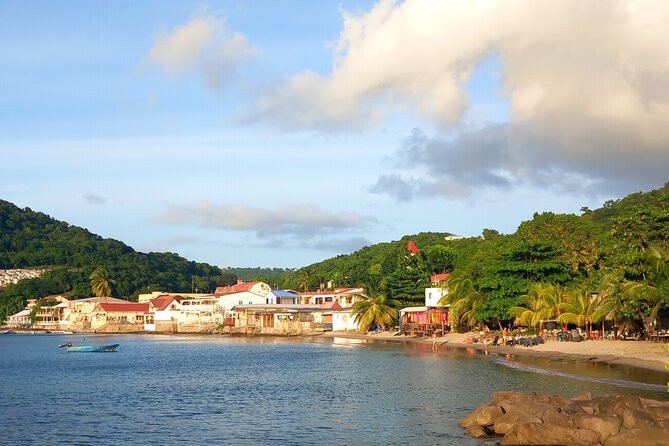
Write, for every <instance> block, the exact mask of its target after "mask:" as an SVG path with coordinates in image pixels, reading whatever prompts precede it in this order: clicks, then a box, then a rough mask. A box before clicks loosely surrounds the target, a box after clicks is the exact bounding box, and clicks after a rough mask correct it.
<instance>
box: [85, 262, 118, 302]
mask: <svg viewBox="0 0 669 446" xmlns="http://www.w3.org/2000/svg"><path fill="white" fill-rule="evenodd" d="M89 279H90V280H91V291H93V294H95V295H96V296H97V297H102V296H104V297H107V296H111V293H112V286H114V285H116V281H115V280H114V279H111V278H110V277H109V274H108V273H107V270H105V269H104V268H102V267H101V266H100V267H98V268H96V269H95V271H93V272H92V273H91V275H90V276H89Z"/></svg>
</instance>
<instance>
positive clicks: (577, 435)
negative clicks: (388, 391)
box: [460, 392, 669, 446]
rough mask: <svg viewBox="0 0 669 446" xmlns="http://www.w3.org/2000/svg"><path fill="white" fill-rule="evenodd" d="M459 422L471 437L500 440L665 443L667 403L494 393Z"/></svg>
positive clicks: (636, 445) (523, 442)
mask: <svg viewBox="0 0 669 446" xmlns="http://www.w3.org/2000/svg"><path fill="white" fill-rule="evenodd" d="M460 425H461V426H463V427H465V428H467V432H468V433H469V434H470V435H471V436H475V437H476V438H483V437H487V436H489V435H492V434H493V433H495V434H498V435H504V438H503V439H502V440H501V442H500V445H574V446H581V445H588V446H589V445H601V444H604V445H605V446H611V445H613V446H617V445H623V444H624V445H628V444H631V445H633V446H645V445H667V446H669V404H667V403H665V402H661V401H653V400H646V399H641V398H639V397H597V398H592V395H590V394H584V395H581V396H578V397H575V398H572V399H569V398H563V397H559V396H550V395H538V394H536V393H525V394H524V393H521V392H495V393H494V394H493V401H492V402H491V403H489V404H483V405H481V406H479V407H477V408H476V409H475V410H474V411H473V412H472V413H471V414H469V415H468V416H466V417H464V418H463V419H462V420H460Z"/></svg>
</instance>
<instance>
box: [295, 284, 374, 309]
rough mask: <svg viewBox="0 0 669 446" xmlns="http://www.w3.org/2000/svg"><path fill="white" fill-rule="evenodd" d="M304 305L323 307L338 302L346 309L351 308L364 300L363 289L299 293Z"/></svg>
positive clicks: (341, 288)
mask: <svg viewBox="0 0 669 446" xmlns="http://www.w3.org/2000/svg"><path fill="white" fill-rule="evenodd" d="M299 294H300V297H301V298H302V303H303V304H307V305H323V304H325V303H328V302H337V303H338V304H339V305H341V307H342V308H344V307H351V306H353V304H354V303H355V302H357V301H359V300H362V299H364V298H365V297H364V289H362V288H344V287H340V288H335V289H334V290H331V291H305V292H304V293H299Z"/></svg>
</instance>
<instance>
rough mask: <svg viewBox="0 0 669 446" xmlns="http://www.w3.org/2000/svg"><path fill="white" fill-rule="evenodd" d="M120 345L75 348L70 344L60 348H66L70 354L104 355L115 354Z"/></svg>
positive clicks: (62, 345)
mask: <svg viewBox="0 0 669 446" xmlns="http://www.w3.org/2000/svg"><path fill="white" fill-rule="evenodd" d="M119 345H120V344H107V345H80V346H74V345H72V343H71V342H68V343H67V344H61V345H60V346H59V347H60V348H63V347H65V349H66V351H67V352H68V353H102V352H115V351H116V350H117V349H118V347H119Z"/></svg>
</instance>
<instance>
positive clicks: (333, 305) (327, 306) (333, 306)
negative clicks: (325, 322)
mask: <svg viewBox="0 0 669 446" xmlns="http://www.w3.org/2000/svg"><path fill="white" fill-rule="evenodd" d="M321 308H322V309H324V310H341V305H339V302H337V301H336V300H333V301H332V302H325V303H324V304H323V305H321Z"/></svg>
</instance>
